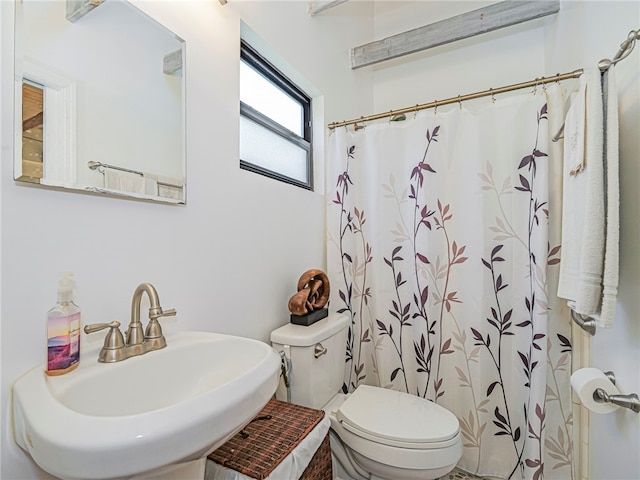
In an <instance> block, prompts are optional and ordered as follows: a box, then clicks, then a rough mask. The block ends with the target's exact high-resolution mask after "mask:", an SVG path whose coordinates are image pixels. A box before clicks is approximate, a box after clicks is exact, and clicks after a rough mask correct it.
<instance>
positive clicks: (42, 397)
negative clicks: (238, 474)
mask: <svg viewBox="0 0 640 480" xmlns="http://www.w3.org/2000/svg"><path fill="white" fill-rule="evenodd" d="M166 337H167V347H166V348H164V349H162V350H156V351H152V352H149V353H147V354H145V355H141V356H138V357H132V358H129V359H127V360H124V361H122V362H118V363H110V364H105V363H98V361H97V358H98V351H99V349H100V347H101V345H96V346H95V347H94V348H84V349H83V352H82V358H81V363H80V366H79V367H78V368H77V369H76V370H74V371H73V372H70V373H68V374H66V375H61V376H57V377H49V376H47V375H45V374H44V372H43V370H44V367H43V366H39V367H36V368H34V369H33V370H30V371H29V372H27V373H26V374H25V375H24V376H22V377H21V378H19V379H18V380H17V381H16V382H15V384H14V386H13V427H14V436H15V441H16V443H17V444H18V445H19V446H20V447H22V448H23V449H24V450H26V451H27V452H28V453H29V454H30V455H31V457H32V458H33V460H34V461H35V462H36V463H37V464H38V465H39V466H40V467H41V468H42V469H44V470H45V471H47V472H49V473H50V474H52V475H55V476H57V477H60V478H63V479H68V480H76V479H77V480H80V479H82V480H89V479H121V478H129V477H131V476H132V475H135V474H138V473H143V472H151V471H153V470H156V469H158V468H160V467H165V466H167V465H172V464H179V463H183V462H188V461H191V460H195V459H198V458H202V457H204V456H205V455H207V454H209V453H210V452H212V451H213V450H215V449H216V448H217V447H219V446H220V445H222V444H223V443H224V442H225V441H227V440H228V439H229V438H231V437H232V436H233V435H235V434H236V433H237V432H238V431H240V430H241V429H242V428H243V427H244V426H245V425H246V424H247V423H248V422H249V421H250V420H251V419H252V418H253V417H254V416H255V415H256V414H257V413H258V412H259V411H260V410H261V409H262V407H264V405H266V403H267V402H268V401H269V399H270V398H271V397H272V395H273V394H274V392H275V391H276V387H277V384H278V375H279V371H280V357H279V356H278V354H277V353H276V352H275V351H274V350H273V349H272V348H271V347H270V346H269V345H267V344H266V343H263V342H260V341H257V340H252V339H248V338H242V337H234V336H229V335H222V334H216V333H209V332H179V333H175V334H168V335H166Z"/></svg>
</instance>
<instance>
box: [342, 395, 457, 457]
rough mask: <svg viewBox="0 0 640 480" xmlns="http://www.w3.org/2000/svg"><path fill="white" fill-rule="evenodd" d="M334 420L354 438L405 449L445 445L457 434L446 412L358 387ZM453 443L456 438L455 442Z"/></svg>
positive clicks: (423, 401) (425, 402) (422, 401)
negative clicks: (352, 434)
mask: <svg viewBox="0 0 640 480" xmlns="http://www.w3.org/2000/svg"><path fill="white" fill-rule="evenodd" d="M336 418H337V419H338V420H339V421H341V422H342V424H343V426H344V427H345V428H347V429H348V430H349V431H351V432H352V433H354V434H356V435H360V436H362V437H364V438H368V439H369V440H373V441H377V442H379V443H385V444H389V445H397V446H406V447H408V448H429V445H432V446H433V444H436V443H437V444H439V445H438V446H447V445H448V444H449V443H450V442H448V441H451V440H453V439H454V437H456V436H457V435H458V433H459V431H460V424H459V422H458V419H457V418H456V416H455V415H454V414H453V413H451V412H450V411H448V410H447V409H445V408H443V407H441V406H440V405H437V404H435V403H433V402H431V401H429V400H426V399H424V398H421V397H417V396H415V395H410V394H408V393H403V392H397V391H395V390H388V389H386V388H380V387H371V386H368V385H361V386H359V387H358V388H356V390H355V391H354V392H353V393H352V394H351V395H350V396H349V398H347V399H346V400H345V402H344V403H343V404H342V406H341V407H340V408H339V410H338V411H337V412H336ZM455 440H457V439H455Z"/></svg>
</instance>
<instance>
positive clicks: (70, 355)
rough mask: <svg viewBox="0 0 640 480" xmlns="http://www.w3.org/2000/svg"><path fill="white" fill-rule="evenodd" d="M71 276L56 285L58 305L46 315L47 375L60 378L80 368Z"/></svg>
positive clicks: (78, 325)
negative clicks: (59, 376)
mask: <svg viewBox="0 0 640 480" xmlns="http://www.w3.org/2000/svg"><path fill="white" fill-rule="evenodd" d="M74 287H75V282H74V280H73V273H64V274H63V275H62V278H61V279H60V283H59V284H58V302H57V303H56V305H55V306H54V307H53V308H52V309H51V310H49V311H48V312H47V368H46V370H45V373H46V374H47V375H62V374H64V373H68V372H70V371H72V370H74V369H76V368H77V367H78V365H79V364H80V321H81V317H80V308H79V307H78V306H77V305H76V304H75V303H73V289H74Z"/></svg>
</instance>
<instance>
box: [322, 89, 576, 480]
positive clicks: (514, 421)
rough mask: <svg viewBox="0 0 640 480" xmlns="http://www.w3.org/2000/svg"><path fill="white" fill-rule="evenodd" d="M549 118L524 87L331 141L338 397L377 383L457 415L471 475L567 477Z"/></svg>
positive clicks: (563, 319) (564, 335)
mask: <svg viewBox="0 0 640 480" xmlns="http://www.w3.org/2000/svg"><path fill="white" fill-rule="evenodd" d="M548 115H549V113H548V111H547V105H546V102H545V99H544V98H543V97H541V96H540V95H537V96H534V95H530V94H526V95H521V96H518V97H512V98H509V99H507V100H505V101H501V102H497V103H496V104H494V105H490V106H489V107H485V108H481V109H479V110H477V111H468V110H467V109H460V110H458V109H453V110H450V111H448V112H445V113H444V114H442V113H436V112H425V113H424V114H422V115H420V116H417V118H416V119H414V120H407V121H406V122H402V123H403V124H400V125H399V124H398V123H397V122H393V123H389V124H388V125H387V124H372V125H370V126H368V127H367V128H366V129H364V130H363V131H359V132H355V133H353V132H347V131H346V129H345V130H341V131H336V132H334V133H333V134H332V140H331V142H332V143H331V146H332V152H331V154H330V162H329V165H328V171H329V178H331V177H332V176H333V178H334V179H335V181H334V182H331V185H330V188H332V190H331V191H329V192H328V195H327V196H328V198H330V204H329V207H328V210H327V224H328V272H329V275H330V278H331V281H332V286H333V287H334V288H333V289H332V301H331V308H332V309H335V310H336V311H337V312H342V313H346V314H348V315H349V316H350V318H351V323H350V327H349V333H348V342H347V346H346V364H345V382H344V385H343V390H344V392H345V393H347V392H349V391H353V390H354V389H355V388H356V387H357V386H358V385H360V384H372V385H380V386H382V387H385V388H393V389H396V390H401V391H405V392H409V393H412V394H415V395H418V396H421V397H425V398H428V399H429V400H431V401H434V402H437V403H439V404H441V405H443V406H444V407H446V408H448V409H449V410H451V411H452V412H454V413H455V414H456V416H457V417H458V419H459V422H460V429H461V434H462V438H463V445H464V453H463V458H462V460H461V462H460V464H459V465H460V467H461V468H463V469H464V470H467V471H469V472H472V473H476V474H482V475H493V476H497V477H501V478H514V479H533V480H538V479H542V478H549V479H552V478H557V479H563V480H564V479H568V478H571V475H572V456H573V452H572V432H571V423H572V417H571V403H570V387H569V375H570V373H571V372H570V370H571V342H570V340H569V337H570V321H569V320H568V317H567V315H566V311H562V309H561V308H560V307H559V306H558V305H559V304H557V302H556V298H555V295H554V294H553V292H552V289H550V288H549V284H550V283H553V278H554V277H556V276H557V271H556V270H557V265H558V263H559V261H560V259H559V255H560V250H561V248H560V245H559V244H552V243H551V242H552V239H554V238H558V236H557V235H555V234H550V230H553V229H556V228H558V222H557V219H555V218H551V219H550V215H551V214H550V210H551V211H553V209H550V207H549V202H550V198H559V197H558V192H550V183H551V182H549V178H550V177H549V176H550V175H553V174H555V168H556V167H555V166H553V165H552V166H550V163H551V162H552V161H553V159H551V158H550V156H549V155H550V154H549V151H548V143H549V140H548V139H549V134H548V131H547V130H548ZM558 160H560V159H557V160H556V162H558ZM560 196H561V194H560ZM550 278H551V280H552V281H550Z"/></svg>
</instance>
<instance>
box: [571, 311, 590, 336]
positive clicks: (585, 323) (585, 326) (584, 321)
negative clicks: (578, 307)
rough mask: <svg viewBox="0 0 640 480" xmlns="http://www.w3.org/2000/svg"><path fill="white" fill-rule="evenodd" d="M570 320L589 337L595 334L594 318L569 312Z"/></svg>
mask: <svg viewBox="0 0 640 480" xmlns="http://www.w3.org/2000/svg"><path fill="white" fill-rule="evenodd" d="M571 318H572V319H573V321H574V322H576V323H577V324H578V326H579V327H580V328H581V329H582V330H584V331H585V332H587V333H588V334H589V335H591V336H593V335H595V334H596V320H595V319H594V318H592V317H589V316H587V315H581V314H579V313H576V312H575V311H573V310H571Z"/></svg>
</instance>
